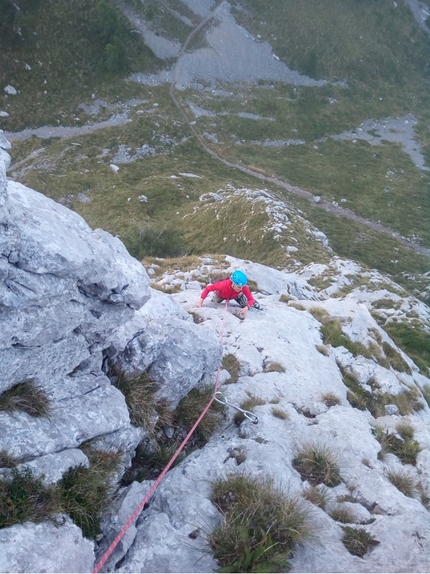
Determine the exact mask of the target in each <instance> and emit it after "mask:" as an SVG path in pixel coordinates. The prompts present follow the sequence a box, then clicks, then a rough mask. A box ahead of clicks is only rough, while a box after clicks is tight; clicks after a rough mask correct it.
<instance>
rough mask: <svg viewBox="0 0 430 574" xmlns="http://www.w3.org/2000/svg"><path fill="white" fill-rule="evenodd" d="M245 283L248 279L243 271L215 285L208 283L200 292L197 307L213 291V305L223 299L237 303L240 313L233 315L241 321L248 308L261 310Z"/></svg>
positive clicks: (236, 272)
mask: <svg viewBox="0 0 430 574" xmlns="http://www.w3.org/2000/svg"><path fill="white" fill-rule="evenodd" d="M247 283H248V279H247V277H246V275H245V273H243V271H234V272H233V273H232V275H231V277H229V278H227V279H222V280H221V281H217V282H216V283H210V284H209V285H208V286H207V287H206V289H204V290H203V291H202V294H201V297H200V301H199V302H198V303H197V307H201V306H202V305H203V301H204V300H205V299H206V297H207V296H208V294H209V293H210V292H211V291H215V294H214V296H213V299H212V301H214V302H215V303H221V301H224V300H225V299H228V300H230V299H234V300H235V301H236V302H237V303H239V305H240V306H241V307H242V311H240V312H239V313H235V315H236V317H239V319H241V320H242V321H243V320H244V319H245V317H246V314H247V313H248V311H249V308H250V307H254V308H255V309H261V307H260V304H259V303H258V302H257V301H256V300H255V299H254V297H253V296H252V294H251V291H250V289H249V287H248V285H247Z"/></svg>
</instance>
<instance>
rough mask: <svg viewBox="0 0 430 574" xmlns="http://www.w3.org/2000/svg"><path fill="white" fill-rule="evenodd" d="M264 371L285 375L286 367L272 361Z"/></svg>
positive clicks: (266, 365) (265, 366)
mask: <svg viewBox="0 0 430 574" xmlns="http://www.w3.org/2000/svg"><path fill="white" fill-rule="evenodd" d="M263 370H264V372H265V373H275V372H276V373H285V367H284V365H282V364H281V363H278V362H276V361H270V362H269V363H266V364H265V365H264V369H263Z"/></svg>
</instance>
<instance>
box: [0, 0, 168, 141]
mask: <svg viewBox="0 0 430 574" xmlns="http://www.w3.org/2000/svg"><path fill="white" fill-rule="evenodd" d="M11 6H12V5H11ZM21 8H22V10H21V11H20V12H19V13H16V11H15V10H14V9H11V11H10V12H11V13H12V18H13V19H14V22H13V25H11V23H10V24H9V27H8V32H9V33H8V34H0V38H2V40H1V41H0V48H1V49H0V70H1V72H0V79H1V83H2V85H7V84H11V85H13V86H14V87H15V88H16V89H17V90H19V94H18V95H17V96H14V97H7V96H6V94H5V93H4V92H3V90H2V92H1V94H0V108H1V109H5V110H6V111H7V112H8V113H9V114H10V116H9V118H5V119H3V118H2V126H1V127H2V129H7V130H12V131H14V130H17V129H21V128H24V127H28V126H29V125H32V126H35V125H44V124H50V125H56V124H57V121H58V122H59V123H61V124H63V125H68V124H69V125H76V124H75V121H74V117H75V113H76V112H77V106H78V104H79V103H81V102H82V101H83V100H84V99H86V98H91V95H92V94H93V93H96V94H97V96H99V97H100V96H102V97H103V96H105V95H110V97H111V98H112V97H118V96H119V97H121V92H123V91H124V89H123V88H122V87H121V79H122V78H124V76H126V74H127V73H129V72H131V71H138V70H141V71H143V70H146V71H154V70H155V66H160V64H161V62H160V61H159V60H157V58H155V57H154V55H153V53H152V52H151V50H149V48H147V47H146V46H144V44H143V43H142V42H141V40H140V37H139V35H138V34H135V33H132V32H131V30H130V25H129V23H128V21H127V20H126V19H125V18H124V17H123V16H122V14H121V12H120V11H118V9H117V8H115V5H114V3H113V2H111V1H110V0H96V1H93V0H76V1H75V2H68V1H67V0H58V1H57V2H46V1H45V2H40V1H36V2H28V1H24V2H21ZM71 22H73V25H70V23H71ZM18 27H19V28H20V29H21V36H18V34H16V33H12V31H11V30H12V29H14V30H17V29H18ZM39 62H41V64H39ZM25 64H27V65H29V66H30V67H31V70H26V69H25ZM45 92H46V93H45Z"/></svg>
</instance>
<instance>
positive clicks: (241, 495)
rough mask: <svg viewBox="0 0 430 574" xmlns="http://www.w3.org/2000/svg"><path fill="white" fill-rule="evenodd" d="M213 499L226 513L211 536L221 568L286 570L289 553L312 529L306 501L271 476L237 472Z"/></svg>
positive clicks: (219, 486) (219, 483) (220, 483)
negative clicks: (291, 492)
mask: <svg viewBox="0 0 430 574" xmlns="http://www.w3.org/2000/svg"><path fill="white" fill-rule="evenodd" d="M212 501H213V503H214V504H215V505H216V506H217V508H218V509H219V510H220V512H221V513H222V514H223V517H224V519H223V523H222V525H221V526H219V527H218V528H215V530H213V531H212V532H211V533H210V534H209V543H210V545H211V547H212V549H213V553H214V558H215V559H216V560H218V562H219V564H220V567H221V568H220V569H219V570H218V571H219V572H288V571H289V569H290V567H291V565H290V563H289V561H288V559H289V557H290V553H291V551H292V550H293V548H294V547H295V545H296V544H297V543H298V542H301V541H302V540H304V539H306V538H308V537H309V535H310V534H311V532H312V527H311V515H310V513H309V510H308V509H307V508H306V506H305V505H304V504H303V501H302V500H300V499H299V498H297V497H291V496H289V495H288V494H287V493H286V492H284V491H282V490H281V489H279V488H277V487H275V485H274V484H273V482H272V481H271V480H270V479H268V478H261V477H260V478H256V477H252V476H246V475H243V474H233V475H230V476H228V477H226V478H225V479H219V480H217V481H216V482H215V483H214V484H213V495H212Z"/></svg>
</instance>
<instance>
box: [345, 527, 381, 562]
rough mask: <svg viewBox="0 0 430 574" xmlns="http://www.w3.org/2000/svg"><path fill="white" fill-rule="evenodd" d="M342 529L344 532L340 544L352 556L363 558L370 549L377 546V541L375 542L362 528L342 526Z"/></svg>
mask: <svg viewBox="0 0 430 574" xmlns="http://www.w3.org/2000/svg"><path fill="white" fill-rule="evenodd" d="M342 529H343V532H344V534H343V538H342V542H343V544H344V546H345V548H346V549H347V550H348V552H349V553H350V554H352V555H353V556H359V557H360V558H363V556H364V555H365V554H366V553H367V552H368V550H369V549H370V548H372V547H373V546H376V545H378V544H379V540H375V539H374V538H373V537H372V535H371V534H369V532H367V531H366V530H364V528H351V527H350V526H343V527H342Z"/></svg>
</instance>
